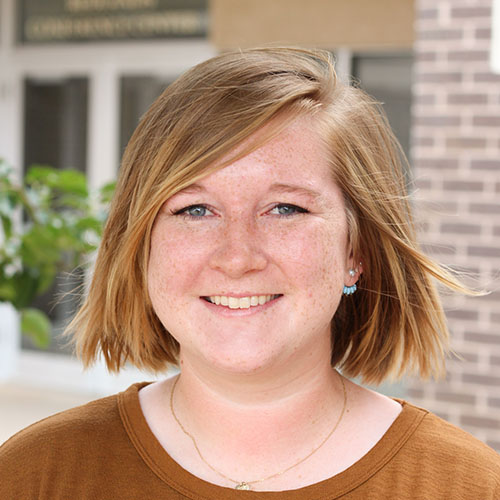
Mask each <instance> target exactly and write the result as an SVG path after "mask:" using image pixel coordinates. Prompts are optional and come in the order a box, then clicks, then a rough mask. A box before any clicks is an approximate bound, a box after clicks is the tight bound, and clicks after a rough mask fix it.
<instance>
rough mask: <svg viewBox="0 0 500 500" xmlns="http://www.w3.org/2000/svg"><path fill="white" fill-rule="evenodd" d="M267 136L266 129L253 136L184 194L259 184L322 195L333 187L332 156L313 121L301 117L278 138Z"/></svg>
mask: <svg viewBox="0 0 500 500" xmlns="http://www.w3.org/2000/svg"><path fill="white" fill-rule="evenodd" d="M271 126H272V124H271ZM268 133H269V130H266V129H265V128H263V129H262V130H259V131H257V132H256V133H254V134H253V135H252V136H250V137H249V138H247V139H246V140H245V141H243V143H241V144H240V145H239V146H237V147H236V148H235V149H234V150H233V151H232V152H231V153H230V154H229V155H227V156H225V157H222V158H221V159H220V160H219V161H218V162H217V163H218V164H220V165H225V166H223V167H222V168H221V169H219V170H216V171H215V172H212V173H211V174H209V175H207V176H206V177H204V178H202V179H201V180H198V181H197V182H196V183H195V184H193V185H190V186H188V187H187V188H185V189H183V190H182V192H199V191H204V190H207V189H211V188H215V187H221V186H222V187H223V186H224V185H227V186H228V187H231V188H238V187H240V186H241V187H246V188H248V189H250V188H251V187H255V186H254V184H255V183H256V182H257V184H258V186H259V187H266V188H269V187H270V186H272V187H273V189H275V190H278V191H279V190H281V191H287V185H292V186H293V185H295V186H300V187H302V188H304V189H306V190H307V189H310V190H320V191H321V189H320V188H321V187H325V186H327V185H329V184H331V183H333V176H332V172H331V167H330V161H329V154H328V151H327V148H326V146H325V142H324V141H323V140H322V136H321V135H320V133H319V127H317V125H316V123H315V122H314V117H312V116H302V117H299V118H297V119H295V120H294V121H292V122H291V123H290V124H288V125H287V126H285V128H283V129H282V130H280V131H279V133H278V134H277V135H275V136H274V137H272V138H271V139H269V140H267V141H265V140H264V141H263V136H264V138H265V134H268ZM259 142H263V144H261V145H260V146H259V147H257V148H256V149H254V150H253V151H251V152H250V153H249V154H247V155H245V156H243V157H241V158H238V159H237V160H235V161H232V162H231V161H229V163H228V160H229V158H231V157H235V156H236V155H238V153H240V152H241V151H244V150H245V149H246V148H249V147H252V145H253V144H254V143H257V144H259ZM217 163H216V164H215V166H217Z"/></svg>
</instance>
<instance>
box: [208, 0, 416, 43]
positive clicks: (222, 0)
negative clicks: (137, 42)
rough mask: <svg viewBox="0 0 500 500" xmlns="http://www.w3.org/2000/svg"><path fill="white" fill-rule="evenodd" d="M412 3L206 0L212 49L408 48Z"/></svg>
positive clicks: (397, 0)
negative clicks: (279, 45)
mask: <svg viewBox="0 0 500 500" xmlns="http://www.w3.org/2000/svg"><path fill="white" fill-rule="evenodd" d="M413 10H414V0H211V2H210V15H211V20H210V24H211V34H210V40H211V42H212V43H213V44H214V45H215V46H216V48H217V49H218V50H226V49H234V48H238V47H249V46H255V45H262V44H269V43H282V44H297V45H304V46H314V47H321V48H337V47H349V48H352V49H357V50H378V51H380V50H381V49H382V50H383V49H409V48H411V47H412V44H413V38H414V34H413V19H414V12H413Z"/></svg>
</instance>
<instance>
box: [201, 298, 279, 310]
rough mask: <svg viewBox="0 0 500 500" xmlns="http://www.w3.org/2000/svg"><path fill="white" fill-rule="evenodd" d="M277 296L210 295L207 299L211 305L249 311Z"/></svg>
mask: <svg viewBox="0 0 500 500" xmlns="http://www.w3.org/2000/svg"><path fill="white" fill-rule="evenodd" d="M276 297H279V295H252V296H250V297H240V298H237V297H228V296H225V295H212V296H210V297H207V299H208V300H209V301H210V302H212V304H216V305H221V306H227V307H229V309H249V308H250V307H252V306H258V305H264V304H265V303H266V302H269V301H270V300H272V299H275V298H276Z"/></svg>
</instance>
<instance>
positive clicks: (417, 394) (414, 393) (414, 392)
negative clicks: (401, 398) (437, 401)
mask: <svg viewBox="0 0 500 500" xmlns="http://www.w3.org/2000/svg"><path fill="white" fill-rule="evenodd" d="M406 394H407V395H408V397H410V398H414V399H422V398H423V397H424V391H423V390H422V389H417V388H416V387H410V388H408V390H407V391H406Z"/></svg>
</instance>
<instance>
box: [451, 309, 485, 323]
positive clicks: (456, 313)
mask: <svg viewBox="0 0 500 500" xmlns="http://www.w3.org/2000/svg"><path fill="white" fill-rule="evenodd" d="M446 317H447V318H448V319H461V320H471V321H476V320H477V317H478V314H477V311H471V310H467V309H449V310H447V311H446Z"/></svg>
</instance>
